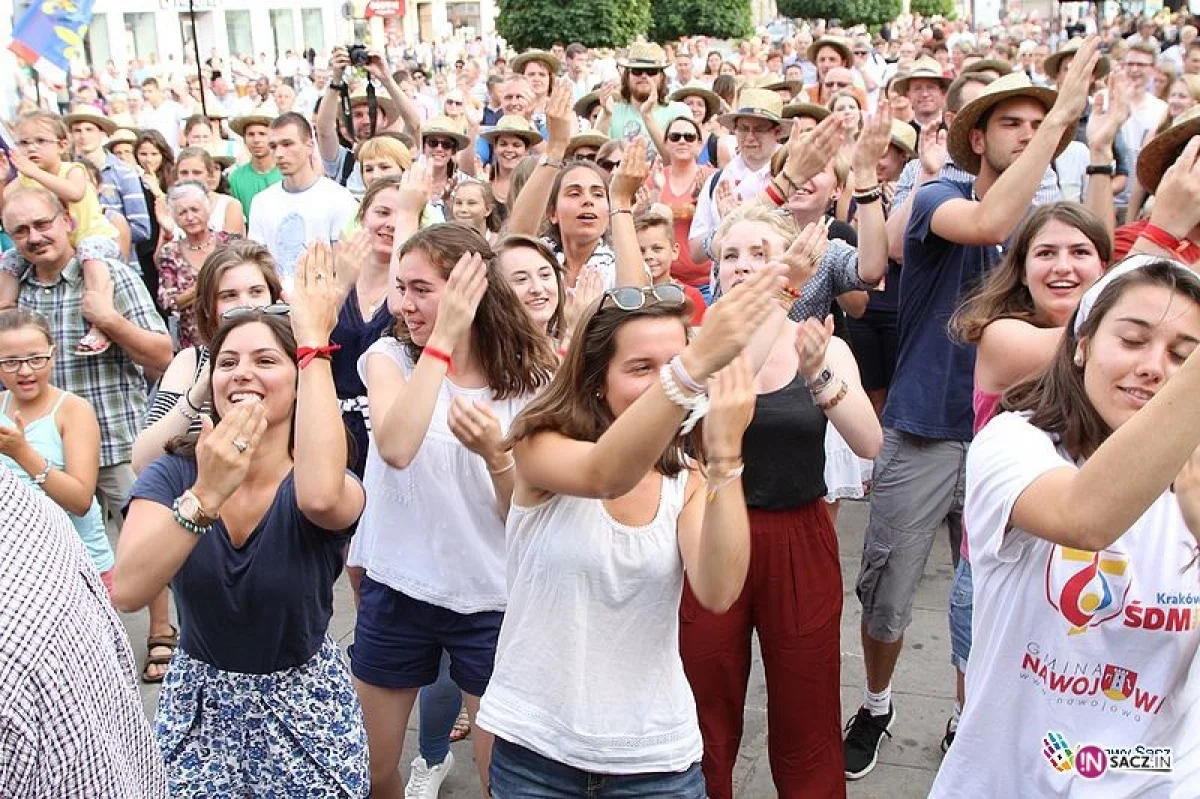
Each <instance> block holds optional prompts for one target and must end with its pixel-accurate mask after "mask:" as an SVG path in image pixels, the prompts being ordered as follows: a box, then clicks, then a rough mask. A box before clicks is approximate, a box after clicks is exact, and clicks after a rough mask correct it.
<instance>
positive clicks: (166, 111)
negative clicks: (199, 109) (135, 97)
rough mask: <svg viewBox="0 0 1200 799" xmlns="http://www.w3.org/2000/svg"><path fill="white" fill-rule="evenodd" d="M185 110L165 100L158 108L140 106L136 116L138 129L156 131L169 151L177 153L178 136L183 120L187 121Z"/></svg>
mask: <svg viewBox="0 0 1200 799" xmlns="http://www.w3.org/2000/svg"><path fill="white" fill-rule="evenodd" d="M187 116H188V113H187V110H186V109H185V108H184V107H183V106H181V105H179V104H178V103H176V102H174V101H172V100H166V101H164V102H163V104H162V105H160V106H159V107H158V108H154V107H153V106H151V105H150V104H149V103H147V104H146V105H144V106H142V112H141V114H139V115H138V127H140V128H142V129H143V130H145V129H147V128H149V129H150V130H157V131H158V132H159V133H161V134H162V136H163V138H164V139H166V140H167V144H169V145H171V150H172V151H174V152H179V134H180V128H181V127H182V126H183V120H185V119H187Z"/></svg>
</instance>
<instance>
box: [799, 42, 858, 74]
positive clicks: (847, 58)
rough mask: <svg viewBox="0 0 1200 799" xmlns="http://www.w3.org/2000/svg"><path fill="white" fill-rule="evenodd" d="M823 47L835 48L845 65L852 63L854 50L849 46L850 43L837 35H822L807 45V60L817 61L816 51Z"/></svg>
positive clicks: (851, 64)
mask: <svg viewBox="0 0 1200 799" xmlns="http://www.w3.org/2000/svg"><path fill="white" fill-rule="evenodd" d="M824 47H832V48H833V49H834V50H837V51H838V53H840V54H841V56H842V61H843V62H844V63H845V65H846V66H847V67H850V66H853V65H854V50H853V49H852V48H851V47H850V43H849V42H848V41H846V40H845V39H842V38H839V37H837V36H822V37H821V38H820V39H817V40H816V41H815V42H813V43H812V44H810V45H809V46H808V52H807V53H806V54H805V55H807V56H808V60H809V61H811V62H813V63H814V64H815V63H817V53H819V52H821V49H822V48H824Z"/></svg>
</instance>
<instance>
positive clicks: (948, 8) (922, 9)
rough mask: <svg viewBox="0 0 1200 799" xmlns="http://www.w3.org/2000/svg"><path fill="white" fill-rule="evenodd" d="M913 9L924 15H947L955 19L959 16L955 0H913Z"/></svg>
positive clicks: (947, 17)
mask: <svg viewBox="0 0 1200 799" xmlns="http://www.w3.org/2000/svg"><path fill="white" fill-rule="evenodd" d="M911 3H912V6H911V11H912V13H914V14H920V15H921V16H923V17H945V18H946V19H954V17H955V16H957V13H956V11H957V10H956V9H955V4H954V0H911Z"/></svg>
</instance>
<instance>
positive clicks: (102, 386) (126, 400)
mask: <svg viewBox="0 0 1200 799" xmlns="http://www.w3.org/2000/svg"><path fill="white" fill-rule="evenodd" d="M19 260H20V263H21V265H22V267H23V270H22V273H21V294H20V299H19V303H20V305H21V307H22V308H28V309H29V310H31V311H37V312H38V313H39V314H41V315H42V316H44V317H45V318H46V320H47V321H49V323H50V332H51V334H52V335H53V337H54V340H55V342H57V343H58V355H57V357H56V358H55V359H54V373H53V375H52V376H51V379H52V380H53V381H54V385H56V386H58V387H59V388H63V389H66V390H67V391H70V392H71V393H72V394H78V395H79V396H81V397H83V398H84V399H85V400H87V401H88V402H90V403H91V405H92V407H93V408H95V409H96V416H97V417H98V418H99V420H100V465H101V466H114V465H116V464H118V463H125V462H127V461H129V460H130V458H131V457H132V455H133V441H134V439H135V438H137V434H138V430H139V429H141V428H140V425H141V423H142V419H143V417H144V416H145V415H146V377H145V375H144V374H143V372H142V367H140V366H138V365H137V364H136V363H135V362H134V361H133V359H132V358H130V357H129V356H128V355H127V354H126V353H125V351H124V350H122V349H121V348H120V347H118V346H116V345H115V344H114V345H113V346H111V347H109V348H108V351H107V352H104V353H102V354H100V355H91V356H80V355H76V354H75V344H76V342H78V341H79V339H81V338H82V337H83V335H84V333H86V332H87V328H88V322H87V320H86V319H84V318H83V291H84V285H83V269H82V268H81V267H80V264H79V260H78V259H77V258H72V259H71V260H70V261H69V262H68V263H67V265H66V266H65V267H63V270H62V272H60V273H59V275H58V278H57V279H56V280H53V281H51V282H47V283H43V282H41V281H39V280H38V279H37V276H36V274H35V272H34V268H33V266H32V265H30V264H29V262H27V261H25V260H24V259H19ZM106 263H107V264H108V267H109V270H110V272H111V274H112V280H113V306H114V307H115V308H116V310H117V313H119V314H121V316H123V317H125V318H126V319H128V320H129V321H131V322H133V323H134V324H135V325H137V326H138V327H140V328H142V329H143V330H149V331H151V332H153V333H162V334H163V335H164V336H165V335H167V327H166V325H165V324H163V320H162V317H161V316H159V315H158V313H157V312H156V311H155V310H154V303H153V302H151V300H150V295H149V293H147V291H146V286H145V284H144V283H143V282H142V279H141V278H140V277H138V276H136V275H135V274H134V273H133V270H131V269H130V268H129V267H128V266H126V265H125V264H122V263H120V262H118V261H113V260H108V261H106Z"/></svg>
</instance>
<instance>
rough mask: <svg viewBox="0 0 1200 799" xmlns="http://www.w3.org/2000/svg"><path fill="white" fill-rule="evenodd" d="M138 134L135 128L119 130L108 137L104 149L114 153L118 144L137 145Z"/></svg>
mask: <svg viewBox="0 0 1200 799" xmlns="http://www.w3.org/2000/svg"><path fill="white" fill-rule="evenodd" d="M137 140H138V132H137V131H136V130H134V129H133V128H117V129H116V130H114V131H113V132H112V134H111V135H110V136H109V137H108V141H106V142H104V149H106V150H108V151H109V152H110V153H111V152H112V149H113V147H115V146H117V145H118V144H122V143H126V144H137Z"/></svg>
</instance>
